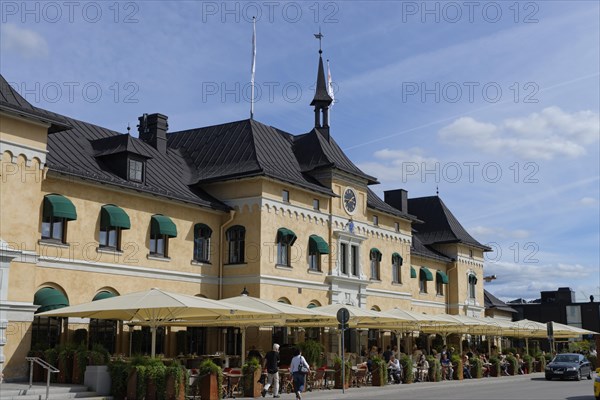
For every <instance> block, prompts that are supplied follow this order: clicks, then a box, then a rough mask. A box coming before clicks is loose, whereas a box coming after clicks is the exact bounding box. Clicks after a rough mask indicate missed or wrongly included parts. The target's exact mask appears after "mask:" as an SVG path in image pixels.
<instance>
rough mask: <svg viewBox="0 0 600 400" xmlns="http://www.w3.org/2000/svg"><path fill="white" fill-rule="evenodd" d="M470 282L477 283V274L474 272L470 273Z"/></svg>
mask: <svg viewBox="0 0 600 400" xmlns="http://www.w3.org/2000/svg"><path fill="white" fill-rule="evenodd" d="M469 283H472V284H474V285H476V284H477V277H476V276H475V275H473V274H470V275H469Z"/></svg>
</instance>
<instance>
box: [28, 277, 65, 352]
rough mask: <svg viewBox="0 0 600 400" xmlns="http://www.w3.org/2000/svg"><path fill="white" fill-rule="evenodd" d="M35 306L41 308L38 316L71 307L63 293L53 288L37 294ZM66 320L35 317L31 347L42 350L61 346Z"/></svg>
mask: <svg viewBox="0 0 600 400" xmlns="http://www.w3.org/2000/svg"><path fill="white" fill-rule="evenodd" d="M33 304H35V305H38V306H40V307H39V308H38V309H37V311H36V312H35V313H36V314H38V313H41V312H44V311H50V310H56V309H58V308H63V307H67V306H69V300H67V296H65V294H64V293H63V292H61V291H60V290H58V289H55V288H52V287H44V288H41V289H39V290H38V291H37V292H35V295H34V296H33ZM63 321H64V318H57V317H37V316H36V317H35V318H34V319H33V324H32V329H31V347H32V348H33V347H39V348H42V349H47V348H52V347H56V346H58V345H59V340H60V333H61V331H62V325H63Z"/></svg>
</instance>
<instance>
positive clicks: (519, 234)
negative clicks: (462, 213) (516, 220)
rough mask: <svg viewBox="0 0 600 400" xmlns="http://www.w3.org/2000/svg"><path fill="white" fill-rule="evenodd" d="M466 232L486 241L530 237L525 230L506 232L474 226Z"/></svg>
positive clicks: (494, 228)
mask: <svg viewBox="0 0 600 400" xmlns="http://www.w3.org/2000/svg"><path fill="white" fill-rule="evenodd" d="M467 231H468V232H469V233H471V234H472V235H474V236H478V237H479V236H480V237H481V238H485V239H486V240H496V239H526V238H528V237H529V236H530V232H529V231H527V230H525V229H515V230H506V229H504V228H496V227H487V226H474V227H471V228H468V229H467Z"/></svg>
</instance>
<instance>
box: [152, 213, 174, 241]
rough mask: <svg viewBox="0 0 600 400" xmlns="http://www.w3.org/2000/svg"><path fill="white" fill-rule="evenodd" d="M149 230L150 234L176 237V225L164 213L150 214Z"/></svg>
mask: <svg viewBox="0 0 600 400" xmlns="http://www.w3.org/2000/svg"><path fill="white" fill-rule="evenodd" d="M150 232H151V234H152V235H167V236H169V237H177V226H175V224H174V223H173V221H171V218H169V217H167V216H165V215H160V214H156V215H153V216H152V220H151V224H150Z"/></svg>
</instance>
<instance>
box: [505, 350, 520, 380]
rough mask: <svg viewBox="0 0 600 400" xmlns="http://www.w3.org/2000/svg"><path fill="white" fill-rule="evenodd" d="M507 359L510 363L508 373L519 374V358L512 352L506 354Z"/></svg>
mask: <svg viewBox="0 0 600 400" xmlns="http://www.w3.org/2000/svg"><path fill="white" fill-rule="evenodd" d="M506 361H508V363H509V365H508V370H509V371H508V373H509V374H510V373H511V372H512V375H517V374H518V373H519V362H518V361H517V358H516V357H515V356H513V355H512V354H509V355H507V356H506ZM511 369H512V370H511Z"/></svg>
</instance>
